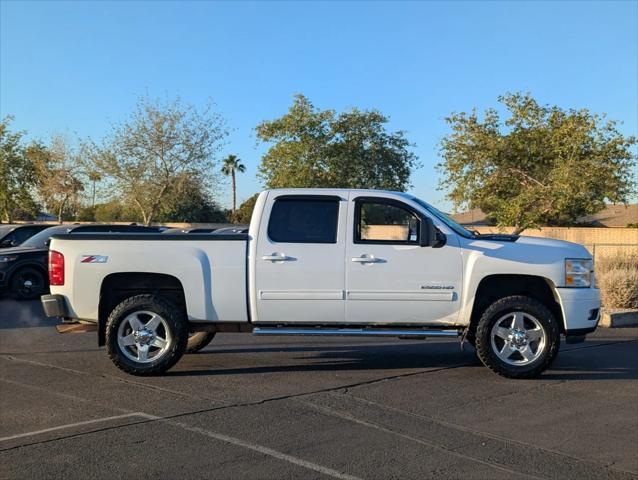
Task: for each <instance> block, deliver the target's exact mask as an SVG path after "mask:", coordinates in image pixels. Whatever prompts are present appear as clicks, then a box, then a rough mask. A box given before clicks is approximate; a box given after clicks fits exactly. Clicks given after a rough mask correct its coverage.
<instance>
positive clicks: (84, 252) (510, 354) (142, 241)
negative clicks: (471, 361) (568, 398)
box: [42, 189, 600, 378]
mask: <svg viewBox="0 0 638 480" xmlns="http://www.w3.org/2000/svg"><path fill="white" fill-rule="evenodd" d="M49 276H50V283H51V295H45V296H43V297H42V304H43V306H44V310H45V312H46V314H47V315H48V316H51V317H62V318H63V319H65V321H66V322H72V321H79V320H82V321H84V322H87V321H88V322H92V323H94V324H95V326H96V327H97V331H98V343H99V344H100V345H106V348H107V351H108V354H109V356H110V358H111V359H112V360H113V362H114V363H115V364H116V365H117V366H118V367H119V368H120V369H122V370H124V371H126V372H128V373H131V374H134V375H152V374H158V373H162V372H164V371H166V370H167V369H169V368H171V367H172V366H173V365H175V363H176V362H177V361H178V360H179V359H180V357H181V356H182V355H183V354H184V353H185V352H194V351H197V350H198V349H201V348H203V347H204V346H206V345H207V344H208V343H209V342H210V341H211V340H212V338H213V336H214V335H215V333H216V332H252V333H253V334H256V335H361V336H394V337H401V338H425V337H428V336H454V337H459V338H460V339H461V341H463V340H467V341H468V342H469V343H471V344H472V345H474V346H475V348H476V352H477V354H478V356H479V358H480V359H481V361H482V362H483V363H484V364H485V365H486V366H487V367H489V368H490V369H492V370H493V371H494V372H496V373H498V374H500V375H504V376H506V377H511V378H529V377H533V376H537V375H539V374H540V373H541V372H543V371H544V370H545V369H546V368H548V366H549V365H550V364H551V363H552V361H553V360H554V358H555V357H556V355H557V353H558V349H559V345H560V336H561V334H562V335H564V336H565V337H566V340H567V341H568V342H578V341H583V340H584V338H585V335H586V334H587V333H590V332H593V331H594V330H595V329H596V326H597V324H598V318H599V312H600V297H599V292H598V290H597V289H596V287H595V280H594V272H593V262H592V258H591V255H590V254H589V253H588V251H587V250H586V249H585V248H584V247H582V246H581V245H577V244H573V243H567V242H563V241H558V240H550V239H544V238H534V237H525V236H520V237H519V236H511V235H499V234H494V235H479V234H476V233H474V232H471V231H468V230H466V229H465V228H463V227H462V226H460V225H458V224H456V223H455V222H454V221H452V220H451V219H449V218H448V217H446V216H445V215H444V214H442V213H441V212H439V211H438V210H436V209H435V208H433V207H432V206H430V205H428V204H427V203H425V202H424V201H422V200H420V199H418V198H416V197H413V196H411V195H409V194H406V193H400V192H386V191H376V190H375V191H373V190H345V189H286V190H269V191H265V192H263V193H261V194H260V196H259V198H258V200H257V203H256V206H255V210H254V213H253V217H252V220H251V223H250V228H249V231H248V233H247V234H215V233H211V234H191V235H170V234H169V235H166V234H119V235H109V234H85V235H56V236H54V237H53V238H52V241H51V245H50V251H49Z"/></svg>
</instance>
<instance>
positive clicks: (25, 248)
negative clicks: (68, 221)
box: [0, 225, 160, 300]
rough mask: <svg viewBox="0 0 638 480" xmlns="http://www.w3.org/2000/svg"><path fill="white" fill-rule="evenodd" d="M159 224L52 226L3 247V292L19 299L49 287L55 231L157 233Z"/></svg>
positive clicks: (0, 253)
mask: <svg viewBox="0 0 638 480" xmlns="http://www.w3.org/2000/svg"><path fill="white" fill-rule="evenodd" d="M159 231H160V228H159V227H144V226H141V225H56V226H53V227H51V226H49V228H46V229H44V230H42V231H41V232H40V233H38V234H36V235H34V236H32V237H31V238H29V239H28V240H26V241H25V242H23V243H22V244H21V245H20V246H18V247H13V248H4V249H2V250H0V293H3V292H10V293H11V294H12V295H13V296H15V297H16V298H18V299H20V300H27V299H32V298H37V297H39V296H40V295H42V294H43V293H45V292H46V291H47V290H48V288H49V279H48V274H47V270H48V265H47V264H48V251H49V243H50V239H51V236H52V235H56V234H61V233H74V234H75V233H77V234H81V233H113V234H117V233H158V232H159Z"/></svg>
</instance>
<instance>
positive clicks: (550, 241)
mask: <svg viewBox="0 0 638 480" xmlns="http://www.w3.org/2000/svg"><path fill="white" fill-rule="evenodd" d="M516 243H517V244H518V245H521V246H523V245H524V246H529V247H549V248H555V249H561V250H563V252H564V253H565V255H567V256H569V255H573V256H574V257H575V258H589V257H591V254H590V253H589V251H588V250H587V249H586V248H585V247H584V246H583V245H581V244H579V243H573V242H567V241H565V240H556V239H554V238H544V237H519V239H518V241H517V242H516Z"/></svg>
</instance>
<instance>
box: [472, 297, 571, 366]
mask: <svg viewBox="0 0 638 480" xmlns="http://www.w3.org/2000/svg"><path fill="white" fill-rule="evenodd" d="M475 341H476V353H477V354H478V357H479V358H480V360H481V362H483V364H484V365H485V366H486V367H488V368H489V369H491V370H492V371H494V372H495V373H497V374H498V375H501V376H504V377H507V378H534V377H537V376H539V375H540V374H541V373H542V372H544V371H545V370H546V369H547V368H549V366H550V365H551V364H552V362H553V361H554V359H555V358H556V355H557V354H558V349H559V347H560V329H559V326H558V323H557V322H556V319H555V318H554V315H552V313H551V312H550V311H549V309H548V308H547V307H545V306H544V305H543V304H541V303H540V302H538V301H537V300H534V299H532V298H529V297H525V296H511V297H506V298H502V299H500V300H497V301H496V302H494V303H492V305H490V306H489V307H488V308H487V309H486V310H485V312H484V313H483V315H482V316H481V319H480V320H479V322H478V326H477V329H476V339H475Z"/></svg>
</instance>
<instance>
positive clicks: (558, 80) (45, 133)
mask: <svg viewBox="0 0 638 480" xmlns="http://www.w3.org/2000/svg"><path fill="white" fill-rule="evenodd" d="M0 17H1V20H0V29H1V32H0V41H1V44H0V115H1V116H5V115H7V114H13V115H15V121H14V124H13V128H15V129H23V130H27V131H28V132H29V134H30V136H31V137H34V138H43V139H46V138H47V137H49V136H50V135H51V134H53V133H67V134H70V135H76V134H77V135H79V136H81V137H84V136H91V137H94V138H96V139H99V138H100V137H101V136H103V135H104V134H105V133H106V132H107V131H108V127H109V124H110V122H118V121H120V120H123V119H124V118H125V117H126V115H127V114H128V112H129V111H130V110H131V108H132V107H133V105H134V103H135V100H136V98H137V97H139V96H140V95H144V94H147V93H148V94H149V95H150V96H152V97H168V98H172V97H175V96H177V95H179V96H181V97H182V99H183V100H185V101H187V102H189V103H193V104H195V105H202V104H204V103H205V101H206V99H207V98H212V99H213V100H214V101H215V103H216V104H217V106H218V109H219V111H220V112H221V113H222V114H223V116H224V117H225V118H226V119H227V120H228V123H229V126H231V127H232V128H233V129H234V131H233V133H232V135H231V136H230V138H229V139H228V144H227V145H226V146H225V147H224V150H223V153H224V154H226V153H235V154H238V155H239V157H240V158H241V159H242V160H243V161H244V163H245V164H246V165H247V167H248V170H247V173H245V174H243V175H241V176H240V178H239V179H238V182H239V187H238V189H239V195H238V196H239V199H240V200H241V199H245V198H247V197H248V196H250V195H251V194H252V193H254V192H256V191H258V190H259V189H260V184H259V182H258V180H257V179H256V177H255V173H256V169H257V165H258V163H259V159H260V157H261V154H262V153H263V151H264V150H265V147H264V146H257V145H256V141H255V136H254V132H253V128H254V126H255V125H256V124H257V123H259V122H260V121H262V120H265V119H271V118H275V117H277V116H279V115H281V114H283V113H284V112H285V111H286V110H287V108H288V107H289V105H290V104H291V101H292V95H293V94H295V93H303V94H305V95H306V96H308V97H309V98H310V99H311V100H312V101H313V102H314V103H315V105H316V106H318V107H320V108H334V109H337V110H342V109H346V108H349V107H353V106H356V107H359V108H378V109H379V110H381V111H382V112H383V113H384V114H386V115H388V116H389V117H390V118H391V123H390V128H392V129H401V130H405V131H406V132H407V136H408V138H409V139H410V140H411V141H412V142H414V143H415V144H416V147H415V149H414V151H415V152H416V153H417V155H418V156H419V157H420V160H421V162H422V163H423V167H422V168H421V169H420V170H419V171H417V172H415V173H414V175H413V177H412V183H413V185H414V186H413V188H412V190H411V191H412V192H413V193H415V194H417V195H419V196H421V197H423V198H424V199H427V200H430V201H432V202H433V203H434V204H436V205H437V206H440V207H442V208H449V204H448V203H447V202H444V201H443V196H444V194H443V193H442V192H440V191H436V185H437V179H438V176H437V173H436V172H435V170H434V165H435V164H436V163H437V161H438V158H437V150H438V148H437V144H438V142H439V141H440V139H441V137H442V136H443V135H445V134H446V132H447V129H446V126H445V124H444V122H443V118H444V117H445V116H446V115H448V114H449V113H451V112H452V111H468V110H470V109H471V108H472V107H474V106H475V107H477V108H479V109H481V110H482V109H484V108H486V107H488V106H494V105H495V103H496V97H497V96H498V95H499V94H501V93H504V92H506V91H519V90H520V91H529V92H531V93H532V94H533V95H534V96H535V97H536V98H537V99H538V100H539V101H540V102H541V103H551V104H558V105H560V106H562V107H565V108H570V107H575V108H581V107H585V108H589V109H591V110H593V111H595V112H607V114H608V115H609V117H610V118H612V119H616V120H620V121H622V122H624V125H623V126H622V127H621V129H622V131H623V132H624V133H626V134H633V135H635V134H636V132H637V130H638V2H636V1H621V2H613V1H606V2H594V1H585V2H579V1H568V2H541V1H532V2H479V1H473V2H461V1H450V2H403V3H402V2H387V3H386V2H364V1H359V2H336V1H333V2H283V3H278V2H256V3H253V2H204V1H197V2H187V1H183V2H159V1H156V2H154V1H150V0H149V1H142V2H99V1H85V2H81V1H72V2H57V1H46V2H45V1H42V2H28V1H5V0H1V1H0ZM228 197H229V194H228V192H224V194H223V196H222V198H220V200H221V201H222V203H225V204H228Z"/></svg>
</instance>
